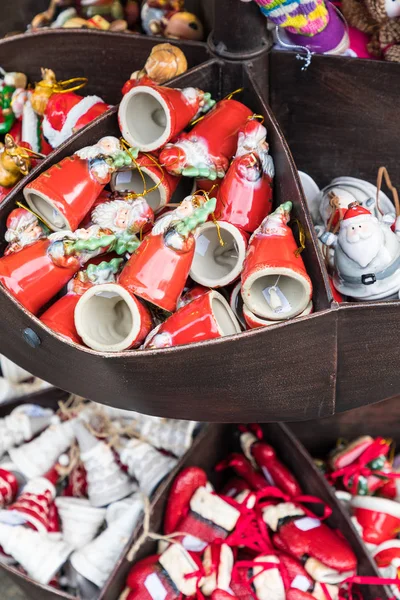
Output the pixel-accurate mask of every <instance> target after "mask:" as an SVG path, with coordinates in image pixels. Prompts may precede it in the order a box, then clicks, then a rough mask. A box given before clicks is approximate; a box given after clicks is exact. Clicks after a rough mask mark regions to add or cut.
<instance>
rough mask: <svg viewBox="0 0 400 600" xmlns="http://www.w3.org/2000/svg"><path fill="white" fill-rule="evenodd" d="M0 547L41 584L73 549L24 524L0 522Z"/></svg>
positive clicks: (51, 577) (53, 572)
mask: <svg viewBox="0 0 400 600" xmlns="http://www.w3.org/2000/svg"><path fill="white" fill-rule="evenodd" d="M0 546H1V547H2V548H3V551H4V552H5V553H6V554H10V555H11V556H12V557H13V558H14V559H15V560H16V561H17V562H18V563H19V564H20V565H21V567H22V568H23V569H24V570H25V571H26V572H27V574H28V575H29V577H32V579H34V580H35V581H37V582H39V583H42V584H44V585H46V584H48V583H49V582H50V581H51V580H52V579H53V577H54V575H55V574H56V573H57V572H58V571H59V570H60V568H61V567H62V565H63V564H64V563H65V561H66V560H67V558H68V556H69V555H70V554H71V552H72V548H71V547H70V546H68V544H66V543H65V542H64V541H62V540H56V539H54V538H51V537H49V536H44V535H41V534H40V533H38V532H37V531H32V529H28V528H27V527H20V526H17V527H12V526H10V525H4V524H3V523H0Z"/></svg>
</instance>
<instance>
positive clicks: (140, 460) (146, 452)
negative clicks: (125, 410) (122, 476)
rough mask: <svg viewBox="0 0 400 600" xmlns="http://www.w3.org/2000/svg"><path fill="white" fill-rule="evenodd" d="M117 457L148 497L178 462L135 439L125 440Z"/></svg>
mask: <svg viewBox="0 0 400 600" xmlns="http://www.w3.org/2000/svg"><path fill="white" fill-rule="evenodd" d="M119 457H120V461H121V463H122V464H123V465H125V466H126V467H127V468H128V473H129V475H130V476H131V477H134V478H135V479H136V480H137V481H138V483H139V488H140V490H141V491H142V492H143V493H144V494H146V496H149V497H150V496H151V495H152V493H153V492H154V490H155V489H156V488H157V486H158V485H159V484H160V483H161V481H162V480H163V479H164V478H165V477H166V476H167V475H168V473H169V472H170V471H172V469H173V468H174V467H175V466H176V464H177V462H178V461H177V460H176V459H175V458H172V457H171V456H167V455H165V454H163V453H162V452H159V451H158V450H156V449H155V448H154V447H153V446H152V445H151V444H148V443H147V442H143V441H141V440H137V439H131V440H129V441H127V443H126V444H125V445H124V447H123V449H122V451H120V453H119Z"/></svg>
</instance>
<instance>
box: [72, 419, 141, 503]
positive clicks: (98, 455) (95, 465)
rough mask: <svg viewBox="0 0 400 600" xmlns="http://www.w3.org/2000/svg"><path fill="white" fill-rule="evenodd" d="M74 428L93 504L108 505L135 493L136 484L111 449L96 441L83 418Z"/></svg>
mask: <svg viewBox="0 0 400 600" xmlns="http://www.w3.org/2000/svg"><path fill="white" fill-rule="evenodd" d="M74 429H75V433H76V437H77V440H78V443H79V448H80V453H81V460H82V462H83V465H84V467H85V469H86V473H87V482H88V495H89V500H90V502H91V504H92V506H95V507H101V506H107V504H110V503H111V502H116V501H117V500H120V499H121V498H125V496H128V495H129V494H131V493H132V492H133V491H134V490H135V487H136V486H135V484H134V483H133V482H132V481H130V480H129V477H128V476H127V475H126V473H124V472H123V471H122V470H121V469H120V467H119V466H118V464H117V462H116V460H115V457H114V454H113V451H112V450H111V448H110V447H109V446H107V444H106V443H105V442H102V441H98V440H96V438H95V437H94V436H93V435H92V434H91V433H90V432H89V431H88V429H87V428H86V427H85V425H84V424H83V423H82V422H81V421H76V422H75V425H74Z"/></svg>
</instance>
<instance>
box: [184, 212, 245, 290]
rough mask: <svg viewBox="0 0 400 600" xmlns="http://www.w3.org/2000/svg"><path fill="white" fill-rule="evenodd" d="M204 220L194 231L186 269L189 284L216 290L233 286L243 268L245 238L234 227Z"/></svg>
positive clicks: (223, 222)
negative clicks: (191, 260)
mask: <svg viewBox="0 0 400 600" xmlns="http://www.w3.org/2000/svg"><path fill="white" fill-rule="evenodd" d="M217 223H218V227H217V225H216V224H215V223H213V222H210V221H208V222H207V223H204V224H203V225H200V227H198V229H197V230H196V249H195V255H194V258H193V262H192V267H191V269H190V277H191V278H192V279H193V281H196V282H197V283H200V284H201V285H204V286H206V287H210V288H217V287H223V286H225V285H229V284H231V283H233V282H234V281H235V280H236V279H237V278H238V277H239V276H240V273H241V271H242V268H243V261H244V259H245V256H246V247H247V242H248V236H247V235H246V234H244V233H243V232H241V231H240V230H239V229H238V228H237V227H235V226H234V225H231V224H230V223H226V222H225V221H218V222H217Z"/></svg>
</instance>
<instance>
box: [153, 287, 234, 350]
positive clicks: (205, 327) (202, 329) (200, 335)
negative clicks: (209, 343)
mask: <svg viewBox="0 0 400 600" xmlns="http://www.w3.org/2000/svg"><path fill="white" fill-rule="evenodd" d="M235 333H240V325H239V323H238V322H237V320H236V317H235V315H234V314H233V312H232V311H231V309H230V306H229V304H228V303H227V301H226V300H225V298H224V297H223V296H222V295H221V294H219V293H218V292H216V291H212V290H210V291H209V292H207V293H206V294H203V295H202V296H200V297H199V298H196V299H195V300H192V302H189V304H186V305H185V306H183V307H182V308H180V309H178V310H177V311H176V313H174V314H173V315H171V316H170V317H169V318H168V319H167V320H166V321H164V322H163V323H161V325H160V326H158V327H157V328H156V329H155V330H154V331H152V333H151V334H150V335H149V337H148V338H147V340H146V342H145V344H144V347H145V348H152V349H155V348H168V347H170V346H180V345H182V344H192V343H193V342H201V341H204V340H211V339H216V338H221V337H224V336H226V335H234V334H235Z"/></svg>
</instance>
